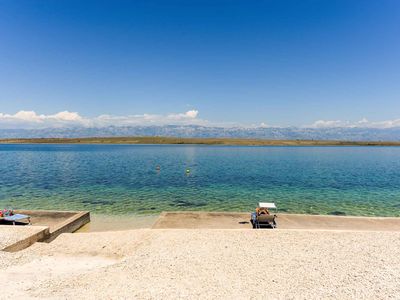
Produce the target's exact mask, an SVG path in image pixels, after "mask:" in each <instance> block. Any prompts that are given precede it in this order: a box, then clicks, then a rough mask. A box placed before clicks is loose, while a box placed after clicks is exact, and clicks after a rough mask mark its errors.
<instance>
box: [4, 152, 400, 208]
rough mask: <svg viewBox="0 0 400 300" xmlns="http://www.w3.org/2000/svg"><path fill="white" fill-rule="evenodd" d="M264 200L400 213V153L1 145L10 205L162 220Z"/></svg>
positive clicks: (292, 205) (287, 205)
mask: <svg viewBox="0 0 400 300" xmlns="http://www.w3.org/2000/svg"><path fill="white" fill-rule="evenodd" d="M157 165H160V167H161V169H160V171H157V170H156V166H157ZM186 168H189V169H190V173H189V174H186V172H185V170H186ZM261 200H265V201H274V202H276V203H277V204H278V206H279V208H280V211H287V212H293V213H312V214H346V215H380V216H400V148H396V147H243V146H240V147H235V146H196V145H194V146H186V145H0V207H12V208H29V209H70V210H90V211H92V212H95V213H102V214H114V213H115V214H122V213H134V214H152V213H158V212H160V211H163V210H219V211H220V210H230V211H249V210H252V209H254V207H255V206H256V204H257V203H258V201H261Z"/></svg>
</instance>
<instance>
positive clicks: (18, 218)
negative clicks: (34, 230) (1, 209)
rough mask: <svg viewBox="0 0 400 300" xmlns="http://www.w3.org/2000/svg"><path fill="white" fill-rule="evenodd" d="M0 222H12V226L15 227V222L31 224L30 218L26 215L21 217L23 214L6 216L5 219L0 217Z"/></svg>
mask: <svg viewBox="0 0 400 300" xmlns="http://www.w3.org/2000/svg"><path fill="white" fill-rule="evenodd" d="M0 220H4V221H8V222H12V223H13V225H15V222H18V221H21V220H28V224H31V217H30V216H28V215H23V214H15V215H12V216H7V217H2V218H0Z"/></svg>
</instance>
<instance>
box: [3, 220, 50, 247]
mask: <svg viewBox="0 0 400 300" xmlns="http://www.w3.org/2000/svg"><path fill="white" fill-rule="evenodd" d="M48 235H49V228H48V227H46V226H12V225H11V226H9V225H0V251H8V252H15V251H19V250H22V249H24V248H27V247H29V246H30V245H32V244H34V243H36V242H38V241H42V240H43V239H45V238H46V237H47V236H48Z"/></svg>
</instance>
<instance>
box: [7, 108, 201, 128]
mask: <svg viewBox="0 0 400 300" xmlns="http://www.w3.org/2000/svg"><path fill="white" fill-rule="evenodd" d="M198 114H199V112H198V111H197V110H189V111H187V112H185V113H171V114H168V115H157V114H142V115H128V116H113V115H100V116H98V117H94V118H84V117H82V116H80V115H79V114H78V113H76V112H69V111H62V112H59V113H56V114H53V115H39V114H37V113H36V112H34V111H25V110H21V111H19V112H17V113H15V114H13V115H12V114H4V113H0V129H5V128H13V129H16V128H27V129H36V128H58V127H72V126H86V127H90V126H93V127H103V126H110V125H114V126H135V125H167V124H168V125H170V124H171V125H194V124H196V125H206V124H208V121H206V120H203V119H199V118H197V116H198Z"/></svg>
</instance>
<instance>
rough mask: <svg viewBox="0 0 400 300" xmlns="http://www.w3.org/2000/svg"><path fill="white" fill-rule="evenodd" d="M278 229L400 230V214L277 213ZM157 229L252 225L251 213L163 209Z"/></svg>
mask: <svg viewBox="0 0 400 300" xmlns="http://www.w3.org/2000/svg"><path fill="white" fill-rule="evenodd" d="M277 223H278V229H314V230H367V231H400V218H384V217H349V216H322V215H297V214H278V218H277ZM152 228H154V229H167V228H182V229H183V228H185V229H201V228H209V229H246V228H248V229H251V228H252V224H251V223H250V213H235V212H163V213H161V214H160V217H159V218H158V219H157V221H156V222H155V223H154V225H153V227H152Z"/></svg>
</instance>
